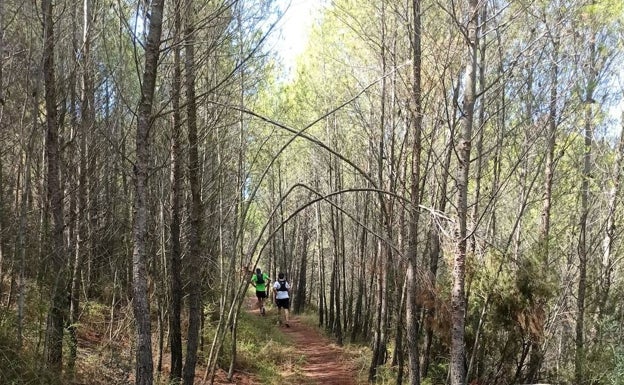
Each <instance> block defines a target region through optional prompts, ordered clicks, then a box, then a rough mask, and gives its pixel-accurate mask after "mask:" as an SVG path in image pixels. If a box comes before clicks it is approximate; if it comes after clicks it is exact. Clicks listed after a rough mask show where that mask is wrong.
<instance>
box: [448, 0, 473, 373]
mask: <svg viewBox="0 0 624 385" xmlns="http://www.w3.org/2000/svg"><path fill="white" fill-rule="evenodd" d="M478 6H479V2H478V1H477V0H469V1H468V10H467V12H468V14H467V15H466V16H467V19H468V28H467V41H466V44H467V65H466V77H465V90H464V100H463V105H462V110H461V113H462V117H461V126H462V130H461V135H460V139H459V143H458V145H457V153H458V157H459V158H458V162H459V164H458V169H457V228H456V230H455V256H454V260H453V271H452V279H453V284H452V285H453V286H452V290H451V329H452V330H451V363H450V370H451V385H465V383H466V368H465V364H466V362H465V361H466V347H465V316H466V298H465V280H466V246H467V239H466V236H467V229H466V222H467V217H468V182H469V171H470V150H471V139H472V125H473V117H474V116H473V115H474V104H475V97H476V85H475V83H476V72H477V47H478V22H479V9H478Z"/></svg>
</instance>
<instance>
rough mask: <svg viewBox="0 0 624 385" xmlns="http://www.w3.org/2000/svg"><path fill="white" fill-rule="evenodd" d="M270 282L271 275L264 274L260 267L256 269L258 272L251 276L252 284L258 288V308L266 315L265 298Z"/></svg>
mask: <svg viewBox="0 0 624 385" xmlns="http://www.w3.org/2000/svg"><path fill="white" fill-rule="evenodd" d="M269 282H270V279H269V276H268V275H267V274H264V273H263V272H262V270H261V269H260V268H257V269H256V274H254V275H252V276H251V284H252V286H253V287H255V288H256V297H257V298H258V309H260V314H261V315H264V314H265V310H264V299H265V298H266V297H267V284H268V283H269Z"/></svg>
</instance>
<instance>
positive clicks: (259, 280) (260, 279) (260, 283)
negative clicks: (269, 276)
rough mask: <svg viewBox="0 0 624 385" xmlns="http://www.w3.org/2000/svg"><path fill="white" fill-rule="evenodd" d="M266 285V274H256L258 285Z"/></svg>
mask: <svg viewBox="0 0 624 385" xmlns="http://www.w3.org/2000/svg"><path fill="white" fill-rule="evenodd" d="M263 283H264V274H262V273H260V274H256V284H259V285H262V284H263Z"/></svg>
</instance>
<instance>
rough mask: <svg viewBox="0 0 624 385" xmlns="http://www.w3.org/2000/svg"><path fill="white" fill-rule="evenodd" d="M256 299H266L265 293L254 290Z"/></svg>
mask: <svg viewBox="0 0 624 385" xmlns="http://www.w3.org/2000/svg"><path fill="white" fill-rule="evenodd" d="M256 297H258V299H261V298H266V297H267V294H266V291H258V290H256Z"/></svg>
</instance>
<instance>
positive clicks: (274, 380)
mask: <svg viewBox="0 0 624 385" xmlns="http://www.w3.org/2000/svg"><path fill="white" fill-rule="evenodd" d="M244 308H245V316H244V317H242V319H241V324H240V327H239V333H238V334H239V337H238V340H239V344H240V345H239V349H238V350H239V352H238V355H237V363H236V370H235V372H234V375H233V378H232V381H228V379H227V373H226V372H225V371H224V370H222V369H219V370H218V371H217V373H216V374H215V378H214V382H213V384H214V385H225V384H237V385H278V384H291V385H359V384H364V383H366V381H362V380H360V381H358V377H360V374H361V373H360V372H361V370H360V367H362V364H361V363H362V362H365V361H367V360H366V359H365V353H364V352H365V350H366V349H365V348H364V347H357V346H347V347H342V346H338V345H337V344H336V343H335V342H334V341H333V340H332V339H331V338H330V337H328V336H326V335H324V334H323V332H322V330H321V329H320V328H318V327H317V326H316V325H314V323H315V319H314V316H312V315H301V316H299V315H297V316H291V318H290V323H289V326H290V327H286V326H284V325H279V324H278V313H277V308H276V307H275V306H274V305H272V304H268V305H267V312H266V315H265V316H262V315H260V312H259V310H258V309H257V306H256V298H255V297H254V296H251V295H249V296H248V298H247V299H246V301H245V307H244ZM97 310H101V309H97ZM91 313H92V314H91V316H90V317H88V321H87V320H85V321H86V323H85V324H84V325H82V326H83V327H82V328H81V329H80V330H81V332H80V333H79V349H78V356H79V357H78V373H77V374H78V375H77V378H75V379H74V380H73V381H70V382H68V383H71V384H74V385H86V384H89V385H96V384H97V385H103V384H106V385H126V384H132V383H134V373H133V372H134V368H133V365H132V364H131V361H132V357H131V352H132V351H133V348H132V346H131V345H132V343H131V341H132V338H131V337H132V336H131V335H130V334H128V335H126V334H124V333H125V332H127V331H129V330H132V325H131V317H128V316H127V315H128V314H131V312H129V311H119V314H120V321H119V323H117V324H116V326H117V327H116V328H115V330H112V331H110V333H112V335H111V336H108V335H107V334H109V333H108V332H107V331H106V330H103V329H102V328H101V325H104V324H105V322H103V320H104V319H105V318H106V317H105V314H104V313H103V312H102V313H100V311H94V310H92V311H91ZM95 313H97V314H95ZM95 320H99V321H102V322H101V323H99V325H100V327H98V323H97V322H95ZM98 329H99V330H98ZM154 338H155V339H154V340H155V341H156V335H155V336H154ZM154 353H155V355H154V360H155V362H154V364H155V366H156V362H157V357H158V356H157V352H154ZM160 358H161V362H162V367H161V370H155V373H154V384H166V383H168V381H167V379H168V376H169V371H170V367H169V364H170V362H171V357H170V353H169V352H168V350H167V349H165V351H164V352H163V356H162V357H160ZM225 361H227V359H226V360H225ZM358 362H359V363H360V364H359V365H358ZM220 365H221V366H227V362H221V363H220ZM155 369H156V367H155ZM1 377H2V376H0V378H1ZM205 377H206V367H205V365H204V362H198V366H197V370H196V377H195V383H196V384H209V383H210V381H209V379H208V381H205ZM0 383H2V381H0Z"/></svg>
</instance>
